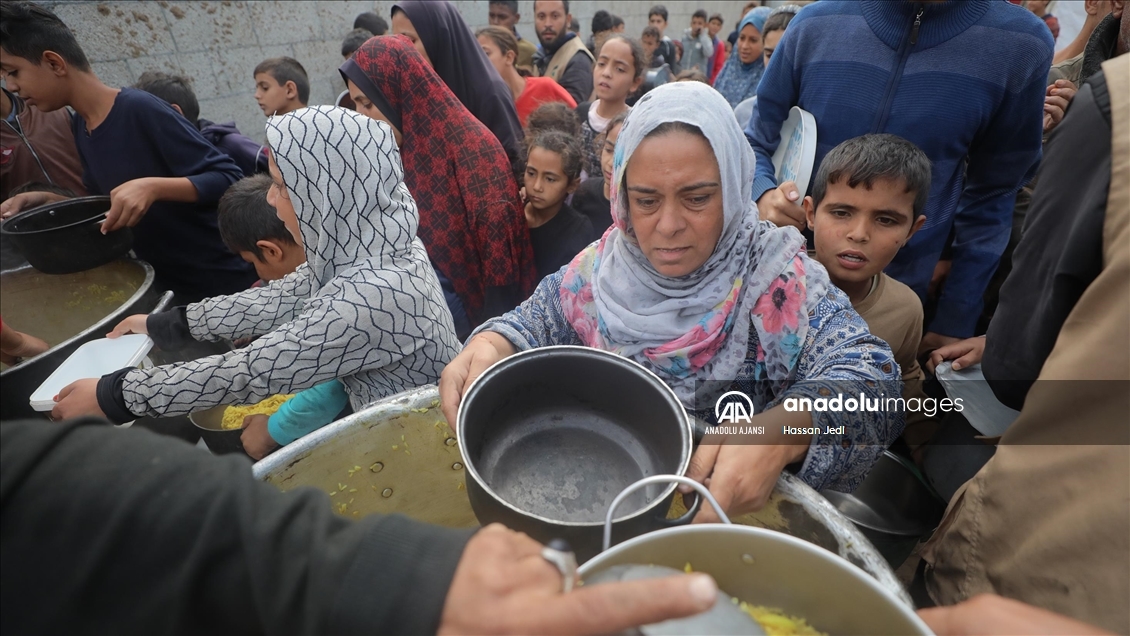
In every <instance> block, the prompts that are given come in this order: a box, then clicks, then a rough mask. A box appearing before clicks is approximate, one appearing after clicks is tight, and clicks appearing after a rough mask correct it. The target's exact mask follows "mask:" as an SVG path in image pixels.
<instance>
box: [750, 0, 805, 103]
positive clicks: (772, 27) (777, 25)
mask: <svg viewBox="0 0 1130 636" xmlns="http://www.w3.org/2000/svg"><path fill="white" fill-rule="evenodd" d="M797 11H800V7H798V6H796V5H795V4H787V5H785V6H783V7H780V8H778V9H775V10H774V11H773V13H771V14H769V17H768V18H766V19H765V30H764V32H762V34H761V53H762V57H763V58H764V60H765V67H766V68H768V67H769V58H771V57H773V51H776V50H777V45H778V44H779V43H780V42H781V38H782V37H783V36H784V35H785V29H786V28H788V26H789V23H790V22H792V21H793V18H795V17H796V14H797ZM743 125H744V123H743Z"/></svg>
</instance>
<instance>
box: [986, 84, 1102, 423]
mask: <svg viewBox="0 0 1130 636" xmlns="http://www.w3.org/2000/svg"><path fill="white" fill-rule="evenodd" d="M1110 136H1111V123H1110V95H1109V93H1107V88H1106V78H1105V76H1104V75H1103V73H1102V71H1100V72H1098V73H1096V74H1095V75H1093V76H1092V77H1091V79H1090V80H1088V81H1087V83H1086V84H1084V85H1083V86H1082V87H1081V88H1080V90H1079V93H1078V94H1076V96H1075V99H1074V100H1072V102H1071V105H1070V107H1069V108H1068V112H1067V115H1066V116H1064V118H1063V121H1062V122H1060V124H1059V126H1058V127H1057V128H1056V129H1055V130H1054V131H1052V134H1051V137H1050V138H1049V139H1048V143H1047V146H1046V147H1045V150H1044V161H1043V164H1042V165H1041V166H1040V172H1039V176H1038V181H1037V185H1036V189H1035V191H1034V192H1033V193H1032V203H1031V207H1030V208H1029V210H1028V216H1027V218H1026V219H1025V222H1024V232H1023V236H1022V238H1021V239H1020V243H1019V244H1018V245H1017V246H1016V252H1015V253H1014V254H1013V257H1012V272H1011V273H1010V274H1009V276H1008V278H1007V279H1006V280H1005V282H1004V285H1003V286H1002V287H1001V293H1000V304H999V305H998V306H997V311H996V314H994V316H993V320H992V322H990V323H989V331H988V333H987V334H986V338H987V340H986V341H985V355H984V358H983V359H982V362H981V366H982V370H983V372H984V374H985V378H986V379H987V380H988V381H989V385H990V386H991V387H992V389H993V392H994V393H995V394H996V396H997V399H999V400H1000V401H1001V402H1002V403H1004V404H1006V405H1008V406H1010V407H1012V408H1014V409H1020V408H1021V407H1022V406H1023V405H1024V398H1025V396H1026V395H1027V394H1028V389H1029V388H1031V386H1032V383H1033V382H1034V381H1035V380H1036V377H1037V376H1039V374H1040V369H1041V368H1042V367H1043V366H1044V361H1045V360H1047V357H1048V354H1050V353H1051V350H1052V347H1053V346H1054V345H1055V341H1056V338H1057V337H1058V335H1059V330H1060V328H1061V327H1063V323H1064V321H1065V320H1066V319H1067V315H1068V314H1070V313H1071V310H1072V309H1074V307H1075V303H1076V302H1078V300H1079V297H1080V296H1081V295H1082V294H1083V291H1084V290H1086V289H1087V286H1088V285H1090V284H1091V282H1092V281H1094V280H1095V277H1096V276H1098V274H1099V271H1100V270H1101V269H1102V253H1103V252H1102V247H1103V222H1104V220H1105V218H1106V205H1107V192H1108V191H1109V190H1110V170H1111V160H1110V148H1111V140H1110Z"/></svg>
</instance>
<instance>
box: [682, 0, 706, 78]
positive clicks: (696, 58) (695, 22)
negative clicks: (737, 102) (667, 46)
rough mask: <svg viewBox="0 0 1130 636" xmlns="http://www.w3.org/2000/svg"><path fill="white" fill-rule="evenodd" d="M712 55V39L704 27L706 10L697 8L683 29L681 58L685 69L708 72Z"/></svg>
mask: <svg viewBox="0 0 1130 636" xmlns="http://www.w3.org/2000/svg"><path fill="white" fill-rule="evenodd" d="M713 56H714V40H712V39H711V37H710V32H709V31H707V29H706V11H705V10H703V9H699V10H697V11H695V12H694V14H693V15H691V27H690V28H689V29H687V30H685V31H683V59H682V61H681V62H680V65H681V66H682V67H683V68H684V69H685V70H688V71H690V70H694V69H698V70H699V71H702V72H703V74H705V73H709V72H710V59H711V58H712V57H713Z"/></svg>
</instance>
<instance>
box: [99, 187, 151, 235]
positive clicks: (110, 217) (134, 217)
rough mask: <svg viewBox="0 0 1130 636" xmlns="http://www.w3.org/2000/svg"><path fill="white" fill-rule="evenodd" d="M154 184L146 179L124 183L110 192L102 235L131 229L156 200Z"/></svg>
mask: <svg viewBox="0 0 1130 636" xmlns="http://www.w3.org/2000/svg"><path fill="white" fill-rule="evenodd" d="M156 189H157V188H156V184H155V183H153V182H152V180H151V179H149V178H148V177H146V178H141V179H134V180H132V181H126V182H125V183H123V184H122V185H120V186H118V187H116V188H114V189H113V190H111V191H110V211H109V212H107V213H106V220H105V221H104V222H103V223H102V233H103V234H109V233H110V232H113V231H114V230H120V229H121V228H123V227H133V226H135V225H137V224H138V223H139V222H141V218H142V217H143V216H145V213H146V212H148V211H149V206H151V205H153V202H154V201H156V200H157V193H156Z"/></svg>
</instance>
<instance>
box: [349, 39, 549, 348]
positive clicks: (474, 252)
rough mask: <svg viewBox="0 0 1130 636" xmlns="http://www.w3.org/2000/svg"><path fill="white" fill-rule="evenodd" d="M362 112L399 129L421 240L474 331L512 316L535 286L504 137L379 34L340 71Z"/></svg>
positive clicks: (408, 48)
mask: <svg viewBox="0 0 1130 636" xmlns="http://www.w3.org/2000/svg"><path fill="white" fill-rule="evenodd" d="M340 70H341V74H342V76H343V77H344V78H345V80H346V83H347V85H348V86H349V93H350V96H352V97H353V101H354V102H356V104H357V112H359V113H361V114H363V115H366V116H368V117H372V118H374V119H378V120H381V121H385V122H387V123H388V124H389V125H390V126H392V128H393V133H394V134H395V135H396V138H397V143H398V144H399V146H400V156H401V159H403V161H404V182H405V183H407V184H408V189H409V190H410V191H411V192H412V196H413V197H415V199H416V203H417V204H418V205H419V206H420V238H421V239H423V241H424V245H425V246H427V248H428V254H429V255H430V256H431V258H432V262H433V263H434V264H435V267H436V269H437V270H438V271H439V272H440V274H442V275H443V276H444V277H445V278H446V279H448V280H450V281H451V284H452V286H453V287H454V290H455V292H456V294H458V296H459V300H460V301H461V302H462V305H463V307H464V308H465V309H466V311H467V315H468V316H469V317H470V322H471V324H472V326H477V325H479V324H480V323H482V322H483V321H484V320H485V319H487V318H490V317H493V316H498V315H500V314H502V313H503V312H506V311H509V310H510V309H513V308H514V307H515V306H516V305H517V304H518V303H520V302H521V301H522V300H524V299H525V298H526V297H527V296H529V294H530V292H532V291H533V288H534V286H535V284H536V281H537V273H536V271H535V268H534V256H533V247H532V246H531V244H530V231H529V228H528V227H527V225H526V214H525V211H524V209H523V207H522V202H521V198H520V197H519V195H518V182H517V181H516V180H515V177H514V172H513V170H512V169H511V167H510V162H509V160H507V158H506V153H505V152H504V151H503V149H502V146H501V144H500V143H499V141H498V139H497V138H495V136H494V135H493V134H491V132H490V131H489V130H487V128H486V126H484V125H483V124H482V123H481V122H479V120H477V119H475V117H474V115H472V114H471V113H470V112H469V111H468V110H467V109H466V108H465V107H464V106H463V104H462V103H460V102H459V100H458V99H457V98H456V97H455V95H454V94H453V93H452V92H451V90H450V89H448V87H447V86H446V85H445V84H444V83H443V81H442V80H441V79H440V78H439V76H437V75H436V73H435V71H433V70H432V68H431V67H430V66H428V64H427V63H426V62H425V61H424V59H423V58H422V57H420V54H419V53H417V52H416V49H415V48H413V46H412V43H411V42H410V41H409V40H408V39H407V38H405V37H403V36H382V37H376V38H373V39H371V40H369V41H368V42H366V43H365V44H363V45H362V46H361V48H359V49H357V51H356V52H355V53H354V54H353V57H352V58H350V59H348V60H346V61H345V63H344V64H342V65H341V69H340Z"/></svg>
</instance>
